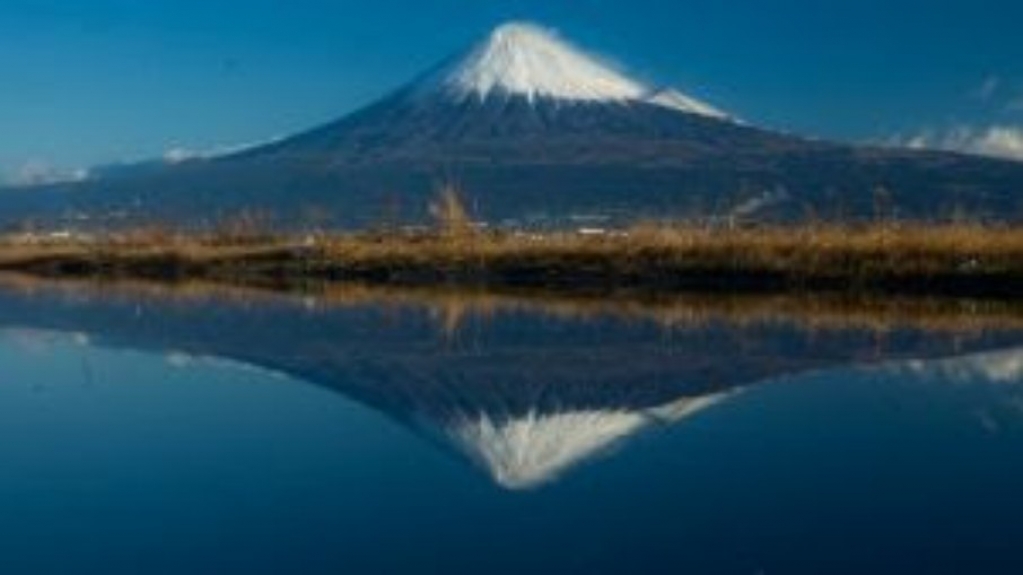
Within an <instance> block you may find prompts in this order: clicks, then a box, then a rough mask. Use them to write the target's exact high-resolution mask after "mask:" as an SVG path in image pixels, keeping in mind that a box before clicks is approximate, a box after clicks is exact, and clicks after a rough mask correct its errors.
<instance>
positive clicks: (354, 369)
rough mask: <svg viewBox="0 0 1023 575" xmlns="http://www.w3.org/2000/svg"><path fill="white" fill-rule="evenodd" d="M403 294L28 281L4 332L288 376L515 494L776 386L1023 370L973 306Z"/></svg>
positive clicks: (1008, 342)
mask: <svg viewBox="0 0 1023 575" xmlns="http://www.w3.org/2000/svg"><path fill="white" fill-rule="evenodd" d="M363 295H366V294H363ZM369 295H372V292H369ZM390 295H391V296H393V295H394V294H390ZM401 295H402V297H387V294H385V295H384V296H381V297H380V298H379V299H374V298H373V297H362V298H355V299H354V300H352V299H349V300H345V301H342V302H340V303H339V302H336V301H335V302H333V303H332V302H330V301H329V300H322V301H321V300H318V299H316V298H308V297H304V298H296V297H291V296H286V295H272V294H266V293H261V292H230V291H228V292H221V291H214V292H212V293H207V292H199V293H191V294H189V293H187V292H174V291H165V290H154V289H132V288H123V289H122V288H116V287H114V286H106V287H105V288H104V289H99V288H89V287H86V286H81V285H78V286H73V287H71V288H66V287H62V286H61V285H59V284H54V285H51V284H34V283H30V284H17V285H15V286H11V285H8V286H7V287H6V288H4V289H3V290H0V328H6V329H7V330H8V333H9V334H10V333H17V332H12V331H10V330H12V329H14V328H17V329H19V330H22V331H23V330H25V329H26V328H30V329H32V330H44V331H45V332H50V333H65V334H76V335H75V337H76V338H77V339H78V341H79V342H82V343H86V342H87V343H88V344H89V345H95V346H101V347H109V348H126V349H132V350H139V351H146V352H152V353H159V354H165V355H167V356H168V357H169V358H170V359H171V361H173V362H177V363H187V362H189V361H191V360H192V358H217V360H218V361H229V362H233V363H236V364H239V365H245V366H250V367H252V368H258V369H260V370H266V371H271V372H277V373H281V374H284V375H286V376H288V377H290V378H292V379H294V380H300V381H304V382H308V383H312V384H315V385H318V386H322V387H324V388H327V389H329V390H331V391H333V392H336V393H339V394H342V395H343V396H346V397H348V398H350V399H353V400H355V401H357V402H359V403H361V404H364V405H366V406H369V407H371V408H373V409H375V410H377V411H379V412H380V413H382V414H384V415H386V416H387V417H388V418H391V419H392V420H394V421H397V422H399V423H401V424H402V425H403V426H405V427H407V428H408V429H410V430H412V431H413V432H415V433H416V434H419V435H421V436H422V437H424V438H425V439H426V440H428V441H430V442H432V443H434V444H435V445H437V446H439V447H441V448H442V449H444V450H447V451H449V452H451V453H453V454H456V455H457V456H458V457H460V458H463V459H465V460H467V461H470V462H472V463H473V464H474V465H475V466H477V467H479V468H480V469H482V470H483V471H485V472H486V473H488V474H489V475H490V476H491V477H492V479H493V480H494V481H495V482H496V483H497V484H499V485H500V486H502V487H504V488H507V489H513V490H519V489H527V488H535V487H538V486H542V485H544V484H547V483H550V482H552V481H554V480H555V479H557V478H559V477H560V476H561V475H562V474H564V473H565V472H567V471H569V470H571V469H573V468H575V467H577V466H579V465H580V464H582V463H583V462H586V461H588V460H591V459H593V458H596V457H598V456H600V455H602V454H605V453H608V452H609V451H611V450H613V449H614V448H615V447H618V446H620V445H622V444H623V443H624V442H626V441H627V440H628V439H629V438H631V437H635V436H637V434H639V433H640V432H642V431H644V430H646V429H649V428H653V427H663V426H670V425H675V424H678V423H680V422H683V421H685V420H687V419H689V418H692V417H695V416H697V415H699V414H700V413H702V412H704V411H705V410H708V409H711V408H713V407H714V406H717V405H720V404H722V403H724V402H728V401H730V400H732V399H734V398H737V397H739V396H741V395H742V394H743V393H744V392H745V391H747V390H750V389H753V388H756V387H758V386H763V385H766V384H768V383H771V382H774V383H780V382H785V381H792V380H796V379H798V378H800V377H803V376H805V375H806V374H810V373H816V374H821V373H829V372H836V373H837V372H843V371H844V372H851V373H860V374H863V375H865V376H866V377H874V376H876V377H883V376H884V374H891V373H899V374H901V375H902V376H903V377H904V378H905V377H907V376H908V377H909V378H911V379H916V380H921V381H927V380H935V379H939V380H942V381H946V382H955V381H958V382H962V381H969V382H984V383H996V382H1005V383H1018V382H1019V380H1020V378H1021V372H1023V351H1020V350H1018V349H1016V350H1014V349H1013V348H1014V347H1015V346H1017V345H1019V344H1020V342H1021V341H1023V337H1021V333H1023V331H1021V330H1020V329H1019V327H1018V326H1017V325H1016V322H1014V321H1011V318H1006V317H1001V316H997V315H996V316H995V317H1001V319H999V321H996V322H994V323H993V325H988V324H986V323H983V322H981V323H980V324H977V323H976V322H974V321H969V317H967V316H968V314H967V315H961V316H959V315H957V316H955V317H953V318H952V319H951V320H950V321H949V322H947V324H942V323H941V322H940V321H937V324H938V325H942V326H943V327H942V329H935V327H934V325H935V320H936V319H937V320H940V319H941V316H940V315H938V316H929V315H927V314H922V315H921V316H920V317H913V318H906V317H901V318H895V319H891V318H888V317H887V316H886V315H885V312H884V310H883V309H882V310H877V309H874V310H873V311H874V313H875V315H873V316H870V315H869V314H868V315H867V316H866V317H864V315H863V314H859V315H857V314H850V315H847V316H842V314H840V313H839V314H836V313H834V310H833V309H832V308H820V309H819V312H820V313H810V314H809V315H804V316H798V315H797V317H796V318H795V319H793V318H792V317H790V316H786V315H785V314H784V313H781V314H780V315H775V316H772V315H765V314H764V313H762V312H763V311H764V309H765V308H764V307H758V306H746V307H744V306H742V305H733V306H726V307H724V308H722V307H721V306H720V305H719V306H718V307H717V308H714V307H713V305H709V307H710V308H711V310H710V311H709V312H707V313H700V310H701V309H704V308H701V306H700V305H697V304H693V305H691V306H689V307H685V306H681V307H680V306H678V305H676V306H674V307H670V308H664V307H661V308H658V307H653V308H650V307H644V306H638V307H634V308H631V312H632V313H624V314H623V313H620V312H621V308H615V307H614V306H610V305H609V306H606V307H600V306H599V305H594V304H593V303H592V302H591V303H590V305H589V306H588V307H587V306H586V305H582V306H575V307H572V306H570V305H568V304H566V303H564V302H563V303H562V304H560V305H551V306H546V307H545V306H544V305H542V304H536V303H535V302H533V304H531V305H526V304H525V303H523V302H522V301H519V300H514V299H511V300H497V301H496V302H495V300H493V299H486V298H483V299H481V297H483V296H476V297H466V296H463V297H459V298H453V299H443V298H441V299H438V298H436V297H433V298H429V297H427V298H416V297H411V296H410V295H409V294H407V293H406V294H401ZM438 302H440V303H438ZM800 305H801V304H800V302H796V303H791V302H781V301H779V302H773V303H769V304H768V305H767V306H766V309H773V310H779V309H781V310H784V309H786V307H787V308H789V309H798V308H799V307H800ZM803 305H805V306H810V308H811V310H812V309H813V305H814V304H813V302H804V303H803ZM868 309H872V308H869V307H868ZM680 310H681V311H682V313H680ZM743 310H747V311H749V313H743ZM829 310H830V311H829ZM726 311H727V313H725V312H726ZM861 311H862V310H861ZM569 312H571V313H569ZM960 312H961V310H960ZM829 313H831V315H830V316H829ZM828 317H830V318H831V319H830V321H827V322H824V323H823V324H822V323H821V321H820V320H821V319H822V318H828ZM843 317H845V318H846V320H847V321H841V320H842V318H843ZM971 317H972V316H971ZM886 318H887V320H891V321H886ZM669 319H670V321H668V320H669ZM974 319H975V318H974ZM950 326H951V327H950ZM1000 349H1001V350H1003V351H997V350H1000ZM1005 349H1009V351H1004V350H1005ZM949 357H951V358H952V359H947V358H949ZM1013 393H1014V392H1013ZM1013 397H1015V396H1013Z"/></svg>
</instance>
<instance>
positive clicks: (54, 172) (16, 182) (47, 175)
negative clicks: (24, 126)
mask: <svg viewBox="0 0 1023 575" xmlns="http://www.w3.org/2000/svg"><path fill="white" fill-rule="evenodd" d="M88 177H89V171H88V170H85V169H80V168H76V169H68V168H60V167H57V166H54V165H52V164H50V163H49V162H46V161H44V160H29V161H27V162H25V163H23V164H21V165H20V166H18V167H16V168H14V169H13V170H11V171H10V173H9V174H7V175H6V177H4V178H0V183H3V184H5V185H11V186H45V185H47V184H59V183H64V182H80V181H82V180H85V179H87V178H88Z"/></svg>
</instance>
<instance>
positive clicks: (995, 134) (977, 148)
mask: <svg viewBox="0 0 1023 575" xmlns="http://www.w3.org/2000/svg"><path fill="white" fill-rule="evenodd" d="M890 143H891V144H892V145H895V146H899V147H905V148H910V149H914V150H944V151H947V152H961V153H964V154H973V155H977V156H989V157H993V158H1002V159H1008V160H1017V161H1023V127H1020V126H1008V125H992V126H988V127H984V128H974V127H970V126H958V127H955V128H952V129H949V130H945V131H938V130H933V129H928V130H924V131H922V132H920V133H919V134H917V135H915V136H911V137H909V138H904V137H902V136H896V137H895V138H892V139H891V140H890Z"/></svg>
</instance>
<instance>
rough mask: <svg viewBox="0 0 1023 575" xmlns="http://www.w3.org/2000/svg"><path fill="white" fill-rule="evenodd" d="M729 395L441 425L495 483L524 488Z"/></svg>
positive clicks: (488, 417) (471, 418) (485, 416)
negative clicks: (638, 407) (659, 404)
mask: <svg viewBox="0 0 1023 575" xmlns="http://www.w3.org/2000/svg"><path fill="white" fill-rule="evenodd" d="M729 395H731V394H728V393H722V394H715V395H708V396H705V397H697V398H685V399H680V400H678V401H676V402H674V403H671V404H668V405H665V406H662V407H653V408H649V409H643V410H633V411H630V410H604V411H597V410H593V411H566V412H562V413H547V414H542V413H537V412H530V413H528V414H526V415H524V416H520V417H513V418H507V419H500V418H494V417H492V416H491V415H490V414H488V413H486V412H480V413H479V414H478V415H475V416H469V415H467V416H465V417H464V418H460V419H457V420H454V421H452V422H450V424H449V427H448V428H447V429H446V430H445V431H446V433H447V435H448V436H449V437H450V438H451V439H452V440H454V441H455V443H456V445H457V446H458V447H459V448H460V449H461V450H462V451H463V452H464V453H466V454H467V455H468V456H469V457H470V458H471V459H472V460H473V461H475V462H476V463H477V464H478V465H480V466H482V467H483V468H484V469H486V470H487V471H488V472H489V473H490V474H491V476H492V477H493V478H494V481H496V482H497V483H498V484H499V485H501V486H503V487H506V488H508V489H527V488H530V487H535V486H538V485H541V484H543V483H547V482H549V481H552V480H554V479H556V478H557V477H558V475H560V474H561V473H562V472H564V471H567V470H568V469H570V468H572V467H574V466H576V465H579V464H580V463H582V462H584V461H585V460H587V459H589V458H592V457H595V456H598V455H600V454H601V453H603V452H605V451H607V450H608V449H611V448H613V447H615V446H616V445H618V444H619V443H620V442H621V441H623V440H625V439H626V438H628V437H629V436H631V435H634V434H636V433H638V432H640V431H642V430H644V429H646V428H648V427H650V426H652V425H657V424H667V423H675V422H677V421H681V420H683V419H685V418H687V417H689V416H691V415H694V414H696V413H698V412H700V411H703V410H704V409H707V408H709V407H711V406H713V405H714V404H716V403H718V402H719V401H722V400H724V399H725V398H727V397H729Z"/></svg>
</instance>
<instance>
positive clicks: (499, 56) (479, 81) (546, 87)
mask: <svg viewBox="0 0 1023 575" xmlns="http://www.w3.org/2000/svg"><path fill="white" fill-rule="evenodd" d="M428 86H429V87H431V88H440V89H441V90H442V91H444V92H445V93H447V94H448V95H451V96H454V97H456V98H459V99H466V98H477V99H479V100H486V99H487V98H489V97H491V96H521V97H525V98H526V99H528V100H529V101H530V102H533V101H535V100H537V99H540V98H544V99H553V100H568V101H576V102H613V103H623V104H624V103H642V104H653V105H656V106H661V107H664V108H670V109H673V110H677V111H681V112H686V113H689V114H698V115H701V116H708V117H713V118H728V115H727V114H725V113H724V112H721V111H720V110H718V109H717V108H714V107H713V106H710V105H708V104H705V103H703V102H701V101H699V100H697V99H695V98H692V97H689V96H686V95H685V94H682V93H681V92H678V91H676V90H655V89H652V88H651V87H650V86H648V85H646V84H645V83H643V82H640V81H638V80H635V79H632V78H629V77H628V76H626V75H625V74H623V73H622V72H620V71H618V70H616V69H615V68H614V67H613V66H611V65H608V64H606V63H604V62H602V61H601V60H600V59H599V58H597V57H595V56H592V55H590V54H588V53H586V52H585V51H583V50H581V49H579V48H577V47H575V46H573V45H572V44H571V43H569V42H568V41H566V40H564V39H563V38H561V37H560V36H559V35H558V34H557V33H556V32H554V31H552V30H550V29H548V28H544V27H542V26H538V25H536V24H530V23H524V22H512V23H509V24H505V25H503V26H500V27H498V28H497V29H496V30H494V31H493V32H492V33H491V34H490V36H488V37H487V38H486V39H485V40H484V41H482V42H480V43H479V44H478V45H476V46H475V47H473V48H472V49H471V50H470V51H469V52H468V54H467V55H466V56H465V57H463V58H461V59H459V60H457V61H455V63H454V64H452V65H450V66H447V67H445V68H443V69H441V70H440V71H439V72H438V73H437V74H436V75H434V76H432V77H431V78H430V80H429V82H428Z"/></svg>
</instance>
